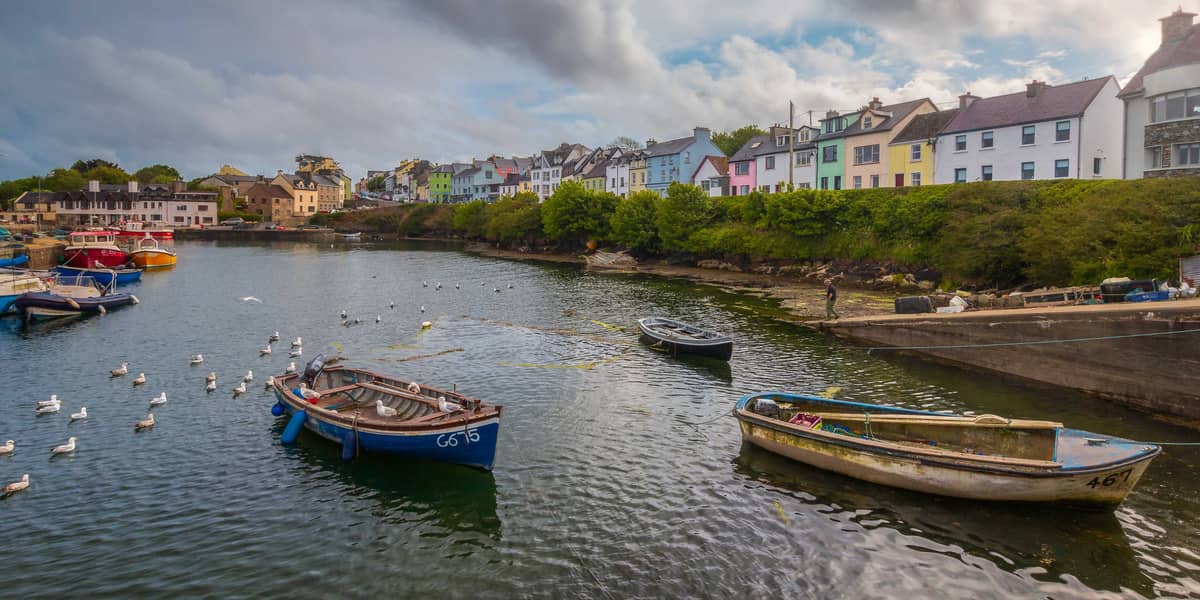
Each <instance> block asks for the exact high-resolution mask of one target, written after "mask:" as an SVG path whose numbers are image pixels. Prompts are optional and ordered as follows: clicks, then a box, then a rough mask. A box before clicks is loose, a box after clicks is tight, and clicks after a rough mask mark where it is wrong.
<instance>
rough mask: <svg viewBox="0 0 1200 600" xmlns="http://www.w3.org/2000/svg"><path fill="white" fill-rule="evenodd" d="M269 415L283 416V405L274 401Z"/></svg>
mask: <svg viewBox="0 0 1200 600" xmlns="http://www.w3.org/2000/svg"><path fill="white" fill-rule="evenodd" d="M271 415H272V416H275V417H282V416H283V405H282V404H280V403H278V402H276V403H275V404H272V405H271Z"/></svg>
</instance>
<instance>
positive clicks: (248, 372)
mask: <svg viewBox="0 0 1200 600" xmlns="http://www.w3.org/2000/svg"><path fill="white" fill-rule="evenodd" d="M242 381H254V371H252V370H250V369H246V376H245V377H243V378H242Z"/></svg>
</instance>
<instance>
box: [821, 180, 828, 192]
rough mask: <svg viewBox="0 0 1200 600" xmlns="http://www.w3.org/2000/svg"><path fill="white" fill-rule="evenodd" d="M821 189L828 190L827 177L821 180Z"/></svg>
mask: <svg viewBox="0 0 1200 600" xmlns="http://www.w3.org/2000/svg"><path fill="white" fill-rule="evenodd" d="M821 189H823V190H827V189H829V178H828V177H822V178H821Z"/></svg>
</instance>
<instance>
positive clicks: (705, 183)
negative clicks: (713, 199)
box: [700, 179, 711, 192]
mask: <svg viewBox="0 0 1200 600" xmlns="http://www.w3.org/2000/svg"><path fill="white" fill-rule="evenodd" d="M710 186H711V183H709V181H708V180H707V179H701V180H700V189H702V190H704V191H706V192H707V191H708V188H709V187H710Z"/></svg>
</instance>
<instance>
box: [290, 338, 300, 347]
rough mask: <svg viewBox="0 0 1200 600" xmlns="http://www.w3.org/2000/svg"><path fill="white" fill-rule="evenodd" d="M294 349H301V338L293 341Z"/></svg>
mask: <svg viewBox="0 0 1200 600" xmlns="http://www.w3.org/2000/svg"><path fill="white" fill-rule="evenodd" d="M292 347H293V348H299V347H300V337H299V336H297V337H296V339H294V340H292Z"/></svg>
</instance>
